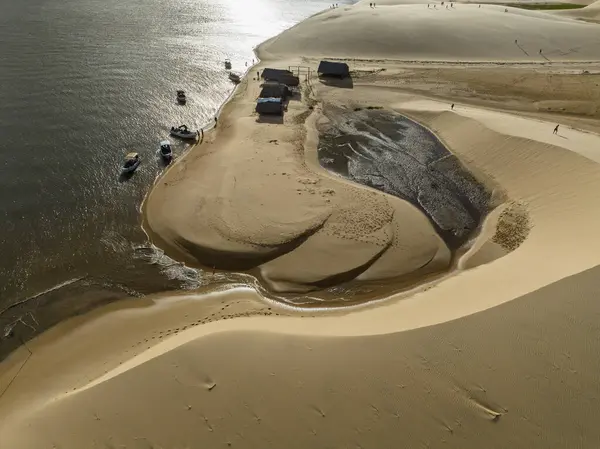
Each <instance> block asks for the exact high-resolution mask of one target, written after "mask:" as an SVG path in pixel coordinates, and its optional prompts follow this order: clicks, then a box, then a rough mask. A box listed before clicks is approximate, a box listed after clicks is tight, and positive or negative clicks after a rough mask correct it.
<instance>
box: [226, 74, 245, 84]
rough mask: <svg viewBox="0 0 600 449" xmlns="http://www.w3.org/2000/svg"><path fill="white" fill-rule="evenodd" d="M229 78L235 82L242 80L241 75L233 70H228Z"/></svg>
mask: <svg viewBox="0 0 600 449" xmlns="http://www.w3.org/2000/svg"><path fill="white" fill-rule="evenodd" d="M229 79H230V80H231V81H233V82H234V83H236V84H238V83H239V82H241V81H242V77H241V76H240V75H238V74H237V73H235V72H229Z"/></svg>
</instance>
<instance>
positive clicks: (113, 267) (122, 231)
mask: <svg viewBox="0 0 600 449" xmlns="http://www.w3.org/2000/svg"><path fill="white" fill-rule="evenodd" d="M342 3H351V1H350V0H347V1H343V2H340V4H342ZM328 5H329V2H328V1H324V0H195V1H190V0H167V1H164V0H161V1H159V0H143V1H142V0H27V1H25V2H23V1H18V0H0V10H1V11H2V14H0V139H1V140H0V142H1V143H0V151H1V152H2V160H1V162H0V220H1V223H2V227H3V232H2V233H1V234H0V255H1V257H0V332H1V334H5V333H6V332H7V331H8V330H9V329H13V331H14V334H15V335H16V336H17V337H20V338H21V337H22V338H26V337H27V336H30V335H31V334H32V333H33V332H36V331H39V330H40V329H42V328H44V327H47V326H49V325H51V324H53V323H54V322H56V321H57V320H59V319H61V318H63V317H64V316H67V315H72V314H74V313H79V312H82V311H84V310H86V309H88V308H89V307H90V306H92V305H95V304H101V303H105V302H108V301H110V300H112V299H115V298H118V297H123V296H124V295H130V296H142V295H145V294H149V293H152V292H157V291H164V290H174V289H182V288H194V287H197V286H198V285H200V284H201V283H202V282H203V280H202V279H203V275H202V273H198V272H196V271H193V270H190V269H187V268H185V267H182V266H180V265H179V264H175V263H174V262H173V261H171V260H169V259H168V258H166V257H164V256H162V255H161V254H160V251H158V250H155V249H154V248H152V247H151V246H150V245H149V243H148V241H147V238H146V236H145V234H144V233H143V232H142V230H141V228H140V214H139V208H140V204H141V202H142V199H143V197H144V195H145V193H146V192H147V190H148V188H149V186H150V185H151V184H152V182H153V180H154V179H155V178H156V176H157V175H158V174H159V173H160V171H161V170H162V167H161V165H160V163H159V161H158V160H157V158H156V149H157V144H158V142H159V140H161V139H162V138H165V137H166V136H167V134H168V130H169V128H170V127H171V126H173V125H178V124H181V123H186V124H188V126H190V127H192V128H199V127H201V126H204V125H206V124H208V123H209V122H210V121H211V119H212V117H213V116H214V114H215V111H216V110H217V109H218V108H219V106H220V105H221V104H222V102H223V101H224V100H225V99H226V97H227V96H228V95H229V93H230V92H231V90H232V86H231V84H230V83H229V81H228V80H227V72H226V71H225V69H224V66H223V60H224V59H225V58H226V57H228V58H230V59H231V60H232V62H233V65H234V70H235V69H238V70H244V68H245V62H251V60H252V58H253V57H254V55H253V52H252V49H253V48H254V47H255V46H256V45H257V44H259V43H260V42H262V41H264V40H265V39H266V38H268V37H270V36H273V35H275V34H277V33H279V32H280V31H282V30H283V29H285V28H287V27H289V26H291V25H292V24H294V23H296V22H298V21H300V20H301V19H303V18H305V17H307V16H308V15H310V14H312V13H315V12H317V11H319V10H322V9H324V8H327V7H328ZM179 88H181V89H185V90H186V91H187V93H188V98H189V100H188V104H187V105H186V106H185V107H181V106H178V105H177V104H176V103H175V102H174V93H175V90H176V89H179ZM185 150H186V146H185V145H183V144H179V143H178V144H177V145H176V148H175V153H176V155H177V156H180V155H181V154H182V153H183V152H184V151H185ZM128 151H137V152H139V153H140V154H141V157H142V160H143V163H142V166H141V169H140V170H139V171H138V172H137V173H135V175H134V176H133V177H132V178H131V179H130V180H129V181H128V182H119V166H120V164H121V161H122V158H123V156H124V155H125V153H126V152H128ZM34 329H35V331H34ZM0 336H2V335H0ZM13 340H15V339H14V338H13V339H9V340H1V339H0V346H2V345H4V348H2V347H0V353H1V352H3V351H2V349H6V348H7V347H8V345H10V346H14V343H11V341H13ZM17 340H18V339H17Z"/></svg>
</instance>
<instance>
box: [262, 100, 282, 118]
mask: <svg viewBox="0 0 600 449" xmlns="http://www.w3.org/2000/svg"><path fill="white" fill-rule="evenodd" d="M256 112H258V113H259V114H261V115H283V101H282V100H281V98H259V99H258V101H257V102H256Z"/></svg>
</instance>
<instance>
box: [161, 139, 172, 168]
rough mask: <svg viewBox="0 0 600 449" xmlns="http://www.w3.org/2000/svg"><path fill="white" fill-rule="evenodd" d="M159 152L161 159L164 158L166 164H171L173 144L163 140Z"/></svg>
mask: <svg viewBox="0 0 600 449" xmlns="http://www.w3.org/2000/svg"><path fill="white" fill-rule="evenodd" d="M158 151H159V153H160V157H162V158H163V160H164V161H165V162H166V163H169V162H171V159H173V150H172V149H171V142H169V141H168V140H163V141H162V142H161V143H160V148H159V150H158Z"/></svg>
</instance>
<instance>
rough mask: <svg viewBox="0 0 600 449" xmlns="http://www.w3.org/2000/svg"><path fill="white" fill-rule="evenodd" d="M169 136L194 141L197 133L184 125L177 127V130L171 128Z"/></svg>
mask: <svg viewBox="0 0 600 449" xmlns="http://www.w3.org/2000/svg"><path fill="white" fill-rule="evenodd" d="M171 135H172V136H175V137H179V138H180V139H193V140H196V138H197V137H198V133H197V132H196V131H190V130H189V129H188V127H187V126H186V125H181V126H178V127H177V128H174V127H171Z"/></svg>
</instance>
